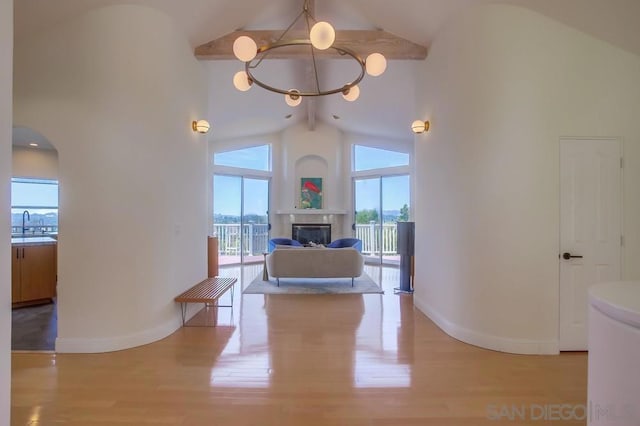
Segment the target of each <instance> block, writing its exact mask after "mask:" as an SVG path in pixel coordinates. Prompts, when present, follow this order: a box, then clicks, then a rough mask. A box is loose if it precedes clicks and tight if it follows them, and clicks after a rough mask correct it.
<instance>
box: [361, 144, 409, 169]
mask: <svg viewBox="0 0 640 426" xmlns="http://www.w3.org/2000/svg"><path fill="white" fill-rule="evenodd" d="M408 165H409V154H407V153H404V152H398V151H389V150H386V149H380V148H371V147H368V146H363V145H354V147H353V170H354V171H356V172H359V171H362V170H374V169H384V168H388V167H399V166H408Z"/></svg>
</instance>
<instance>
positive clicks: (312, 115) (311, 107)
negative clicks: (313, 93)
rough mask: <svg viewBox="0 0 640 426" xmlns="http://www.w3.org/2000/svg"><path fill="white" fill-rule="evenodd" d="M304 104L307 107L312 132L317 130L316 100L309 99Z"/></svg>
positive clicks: (308, 122)
mask: <svg viewBox="0 0 640 426" xmlns="http://www.w3.org/2000/svg"><path fill="white" fill-rule="evenodd" d="M304 102H305V104H306V105H307V127H308V129H309V131H310V132H312V131H314V130H315V129H316V99H315V98H313V97H308V98H306V99H305V100H304Z"/></svg>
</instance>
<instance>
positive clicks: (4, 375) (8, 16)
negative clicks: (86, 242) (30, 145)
mask: <svg viewBox="0 0 640 426" xmlns="http://www.w3.org/2000/svg"><path fill="white" fill-rule="evenodd" d="M12 62H13V0H0V64H2V66H1V67H0V378H1V379H0V426H8V425H9V422H10V420H11V415H10V406H11V263H10V259H11V250H10V247H11V246H10V242H11V231H10V229H11V218H10V212H11V197H10V184H9V182H10V178H11V122H12V118H11V97H12V94H11V92H12V70H13V67H12V66H11V64H12Z"/></svg>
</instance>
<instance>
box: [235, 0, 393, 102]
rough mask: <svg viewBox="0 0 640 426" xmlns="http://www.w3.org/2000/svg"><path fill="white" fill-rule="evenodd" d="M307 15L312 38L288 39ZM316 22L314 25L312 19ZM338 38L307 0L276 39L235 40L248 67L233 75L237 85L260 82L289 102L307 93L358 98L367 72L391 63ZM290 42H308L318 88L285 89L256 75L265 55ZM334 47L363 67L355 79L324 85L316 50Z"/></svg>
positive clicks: (374, 72) (245, 87)
mask: <svg viewBox="0 0 640 426" xmlns="http://www.w3.org/2000/svg"><path fill="white" fill-rule="evenodd" d="M303 16H304V17H305V22H306V27H307V31H308V33H309V38H308V39H287V38H286V35H287V33H288V32H289V30H291V28H293V26H294V25H295V24H296V23H297V22H298V21H299V20H300V19H301V18H302V17H303ZM312 21H313V22H314V24H313V25H311V22H312ZM334 42H335V30H334V29H333V27H332V26H331V25H330V24H329V23H327V22H322V21H320V22H318V21H316V20H315V19H314V18H313V16H311V13H310V11H309V3H308V0H305V2H304V6H303V8H302V12H300V13H299V14H298V16H297V17H296V18H295V19H294V21H293V22H292V23H291V24H290V25H289V26H288V27H287V29H286V30H284V32H283V33H282V34H281V35H280V37H278V39H277V40H276V41H274V42H271V43H267V44H265V45H263V46H260V47H258V46H257V44H256V42H255V41H254V40H253V39H251V38H250V37H247V36H240V37H238V38H237V39H236V40H235V42H234V43H233V53H234V54H235V56H236V58H238V59H239V60H240V61H242V62H244V63H245V69H244V71H239V72H237V73H236V74H235V75H234V77H233V84H234V86H235V87H236V88H237V89H238V90H240V91H243V92H244V91H247V90H249V89H250V88H251V86H252V85H253V84H254V83H255V84H256V85H257V86H259V87H261V88H263V89H265V90H269V91H271V92H275V93H280V94H282V95H285V101H286V103H287V104H288V105H289V106H297V105H299V104H300V102H301V101H302V98H303V97H307V96H326V95H333V94H336V93H342V96H343V97H344V99H346V100H348V101H355V100H356V99H357V98H358V96H359V95H360V89H359V87H358V83H360V81H362V79H363V78H364V75H365V73H367V74H369V75H371V76H374V77H375V76H379V75H381V74H382V73H383V72H384V71H385V69H386V66H387V62H386V59H385V57H384V56H383V55H382V54H380V53H372V54H371V55H369V56H368V57H367V59H366V60H363V59H362V58H361V57H360V56H359V55H358V54H357V53H356V52H354V51H352V50H350V49H347V48H344V47H340V46H337V45H335V44H334ZM288 46H308V47H309V55H310V58H311V63H312V65H313V67H312V68H313V76H314V83H315V90H310V91H301V90H298V89H283V88H278V87H275V86H272V85H269V84H267V83H265V82H263V81H261V80H260V79H258V78H257V77H256V75H255V72H254V71H255V70H256V69H257V68H258V67H259V66H260V65H261V64H262V62H263V61H264V60H265V59H268V56H269V53H270V52H272V51H273V50H275V49H280V48H285V47H288ZM326 49H333V50H335V51H336V52H337V53H338V54H339V55H341V56H345V57H349V58H351V59H352V60H354V61H355V62H356V63H357V64H358V66H359V69H360V73H359V75H358V76H357V77H356V78H355V79H354V80H352V81H350V82H349V81H348V82H346V83H345V84H343V85H341V86H338V87H333V88H328V89H327V88H325V89H321V88H320V79H319V77H318V67H317V64H316V50H319V51H321V50H326Z"/></svg>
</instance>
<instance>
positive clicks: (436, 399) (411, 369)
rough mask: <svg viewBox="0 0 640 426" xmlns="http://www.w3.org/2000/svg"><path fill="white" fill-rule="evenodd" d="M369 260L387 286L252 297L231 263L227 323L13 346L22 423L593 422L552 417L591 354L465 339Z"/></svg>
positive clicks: (379, 425) (223, 317) (580, 390)
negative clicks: (73, 346)
mask: <svg viewBox="0 0 640 426" xmlns="http://www.w3.org/2000/svg"><path fill="white" fill-rule="evenodd" d="M366 270H367V272H368V273H369V275H371V276H372V278H373V279H374V281H377V282H380V280H381V281H382V286H383V288H384V290H385V294H384V295H377V294H375V295H374V294H366V295H272V296H264V295H253V294H252V295H240V291H238V290H240V288H241V287H242V288H244V287H246V286H247V285H248V284H249V283H250V282H251V280H252V278H253V277H254V276H255V275H256V274H258V273H261V267H260V266H259V265H253V266H248V267H245V268H243V271H242V273H241V271H240V268H233V267H225V268H221V275H222V276H236V277H238V278H239V282H238V284H236V285H237V286H238V288H237V289H236V300H235V307H234V309H233V312H231V310H230V309H220V312H219V313H218V315H219V316H218V318H219V320H218V321H219V322H218V327H215V328H210V327H192V328H181V329H179V330H178V331H177V332H175V333H174V334H172V335H171V336H169V337H167V338H166V339H164V340H162V341H159V342H156V343H153V344H150V345H146V346H143V347H139V348H134V349H130V350H125V351H119V352H113V353H106V354H92V355H91V354H86V355H85V354H57V355H55V354H28V353H14V354H13V355H12V363H13V365H12V381H11V386H12V389H11V390H12V402H11V406H12V413H11V424H12V425H57V424H64V425H84V426H86V425H145V424H148V425H268V426H271V425H273V426H275V425H277V426H287V425H296V426H298V425H310V426H315V425H349V426H360V425H370V426H383V425H384V426H386V425H389V426H391V425H393V426H402V425H411V426H418V425H438V426H446V425H496V424H511V425H529V424H531V425H542V424H562V425H574V424H586V421H584V420H575V421H573V420H566V421H561V422H553V421H545V418H544V417H540V416H541V415H544V414H541V410H548V413H547V415H546V418H547V419H550V420H553V417H552V416H555V414H554V413H555V411H553V410H555V408H554V407H556V406H557V405H560V404H566V405H565V407H577V406H579V405H581V404H585V401H586V397H587V395H586V386H587V356H586V354H585V353H567V354H562V355H560V356H522V355H510V354H504V353H498V352H493V351H488V350H483V349H480V348H477V347H474V346H470V345H467V344H464V343H461V342H459V341H456V340H455V339H452V338H450V337H449V336H447V335H446V334H444V333H443V332H442V331H440V330H439V329H438V328H437V327H436V326H435V325H434V324H433V323H432V322H431V321H430V320H429V319H428V318H426V317H425V316H424V315H423V314H421V313H420V312H419V311H417V310H416V309H414V308H413V304H412V297H411V296H407V295H402V296H398V295H394V294H393V287H397V282H398V270H397V269H393V268H378V267H370V266H367V267H366ZM225 297H227V298H228V297H229V295H226V296H225ZM226 301H228V300H222V301H221V302H222V303H224V302H226ZM178 315H179V313H178V309H177V308H176V316H178ZM532 320H535V319H533V318H532ZM538 407H541V408H538ZM534 408H535V412H532V411H531V410H533V409H534ZM565 410H566V408H565ZM518 414H522V416H521V417H517V415H518ZM566 414H567V412H566V411H565V417H572V416H570V415H566ZM580 414H582V413H581V412H580V411H579V410H577V409H576V410H574V417H579V415H580ZM509 415H513V416H512V419H509ZM536 417H537V418H536ZM492 418H493V419H492ZM495 418H499V419H498V420H495Z"/></svg>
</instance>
